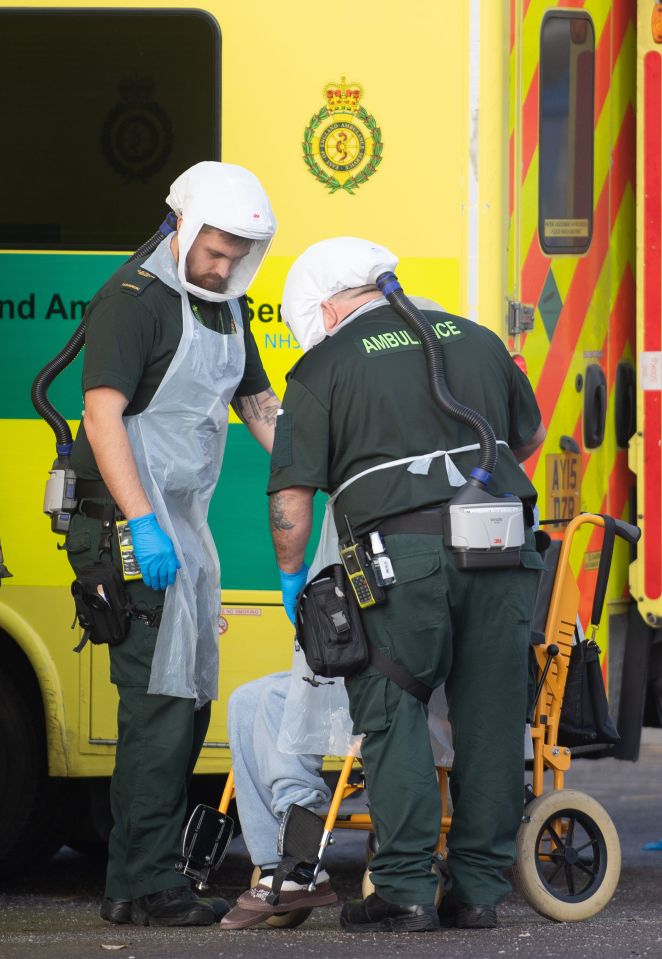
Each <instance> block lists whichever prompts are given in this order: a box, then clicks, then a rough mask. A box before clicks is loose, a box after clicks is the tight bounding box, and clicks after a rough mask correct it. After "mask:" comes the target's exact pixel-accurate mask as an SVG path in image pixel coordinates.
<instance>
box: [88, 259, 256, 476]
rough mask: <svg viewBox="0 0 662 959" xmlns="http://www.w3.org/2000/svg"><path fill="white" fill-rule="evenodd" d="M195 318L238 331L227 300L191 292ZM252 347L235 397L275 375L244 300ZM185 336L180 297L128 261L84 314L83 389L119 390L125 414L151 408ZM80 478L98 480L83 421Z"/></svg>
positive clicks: (222, 330)
mask: <svg viewBox="0 0 662 959" xmlns="http://www.w3.org/2000/svg"><path fill="white" fill-rule="evenodd" d="M189 299H190V301H191V305H192V308H193V312H194V315H195V316H196V318H197V319H198V320H199V321H200V322H201V323H204V325H205V326H207V327H208V328H210V329H212V330H215V331H216V332H217V333H219V335H221V336H227V335H231V334H233V333H234V332H236V330H235V324H234V320H233V318H232V313H231V311H230V307H229V305H228V303H208V302H205V301H203V300H198V299H196V298H195V297H189ZM240 305H241V313H242V319H243V326H244V345H245V347H246V366H245V368H244V375H243V378H242V380H241V382H240V383H239V386H238V387H237V389H236V390H235V396H251V395H254V394H255V393H260V392H262V390H266V389H268V388H269V379H268V377H267V374H266V373H265V371H264V368H263V366H262V361H261V359H260V354H259V353H258V349H257V345H256V343H255V340H254V338H253V334H252V332H251V329H250V324H249V321H248V305H247V303H246V299H245V297H242V298H241V300H240ZM181 336H182V301H181V297H180V296H179V294H178V293H177V292H176V291H175V290H173V289H171V288H170V287H169V286H167V285H166V284H165V283H162V282H161V280H159V279H158V278H157V277H154V275H153V274H152V273H149V272H148V271H147V270H144V269H143V268H142V266H141V265H140V263H139V262H138V261H135V260H134V261H133V262H132V263H127V264H124V266H122V267H120V269H119V270H117V272H116V273H114V274H113V276H112V277H111V278H110V280H108V282H107V283H106V284H105V285H104V286H103V287H102V288H101V290H99V292H98V293H97V295H96V296H95V297H94V299H93V300H92V302H91V304H90V306H89V308H88V311H87V315H86V331H85V356H84V361H83V392H85V391H86V390H90V389H94V387H97V386H109V387H112V388H113V389H115V390H119V391H120V393H123V394H124V396H126V397H127V399H128V400H129V404H128V406H127V408H126V411H125V415H126V416H131V415H134V414H136V413H141V412H142V411H143V410H144V409H146V408H147V406H149V403H150V401H151V399H152V397H153V396H154V394H155V393H156V390H157V388H158V386H159V384H160V382H161V380H162V379H163V377H164V375H165V373H166V370H167V369H168V367H169V366H170V362H171V360H172V358H173V356H174V355H175V352H176V351H177V347H178V345H179V341H180V339H181ZM72 465H73V468H74V471H75V473H76V475H77V476H78V477H80V478H81V479H100V474H99V471H98V469H97V465H96V462H95V460H94V455H93V453H92V450H91V448H90V444H89V442H88V439H87V436H86V434H85V421H84V420H82V421H81V424H80V428H79V430H78V433H77V435H76V442H75V444H74V449H73V454H72Z"/></svg>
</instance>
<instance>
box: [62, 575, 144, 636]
mask: <svg viewBox="0 0 662 959" xmlns="http://www.w3.org/2000/svg"><path fill="white" fill-rule="evenodd" d="M71 595H72V596H73V598H74V602H75V604H76V619H77V620H78V622H79V624H80V626H81V627H82V629H83V630H84V631H85V632H84V635H83V639H82V641H81V643H80V644H79V646H77V647H76V652H80V650H81V649H82V648H83V646H84V645H85V643H86V642H87V640H88V639H89V640H90V642H91V643H94V644H95V645H101V644H103V643H108V645H109V646H118V645H119V644H120V643H121V642H122V641H123V640H124V639H126V635H127V633H128V631H129V622H130V619H131V603H130V602H129V596H128V593H127V591H126V587H125V585H124V583H123V581H122V578H121V576H120V574H119V572H118V570H117V569H115V567H114V566H113V565H112V564H111V563H92V564H91V565H90V566H85V567H84V568H83V569H81V570H80V571H79V573H78V576H77V577H76V579H75V580H74V581H73V583H72V584H71ZM75 621H76V620H74V623H75Z"/></svg>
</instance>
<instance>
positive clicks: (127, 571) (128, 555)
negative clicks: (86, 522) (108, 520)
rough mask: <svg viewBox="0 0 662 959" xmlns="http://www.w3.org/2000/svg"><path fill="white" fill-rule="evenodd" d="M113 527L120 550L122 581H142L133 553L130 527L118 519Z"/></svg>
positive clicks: (123, 520)
mask: <svg viewBox="0 0 662 959" xmlns="http://www.w3.org/2000/svg"><path fill="white" fill-rule="evenodd" d="M115 526H116V527H117V542H118V545H119V548H120V559H121V560H122V579H123V580H125V581H129V580H132V579H142V573H141V572H140V567H139V566H138V561H137V560H136V554H135V553H134V552H133V540H132V539H131V527H130V526H129V524H128V522H127V521H126V520H125V519H118V520H117V522H116V523H115Z"/></svg>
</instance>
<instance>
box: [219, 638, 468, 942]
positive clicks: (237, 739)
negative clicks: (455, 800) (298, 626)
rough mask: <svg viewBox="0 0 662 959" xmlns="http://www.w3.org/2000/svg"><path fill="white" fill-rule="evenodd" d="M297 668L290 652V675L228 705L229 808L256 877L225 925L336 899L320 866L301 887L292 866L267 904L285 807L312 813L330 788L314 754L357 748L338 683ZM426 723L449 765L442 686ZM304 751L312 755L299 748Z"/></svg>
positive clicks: (441, 762) (299, 869)
mask: <svg viewBox="0 0 662 959" xmlns="http://www.w3.org/2000/svg"><path fill="white" fill-rule="evenodd" d="M301 658H303V657H301ZM305 668H306V667H305V663H304V664H302V663H301V662H300V661H298V660H297V658H296V657H295V662H294V667H293V672H283V673H274V674H272V675H270V676H265V677H263V678H261V679H258V680H255V681H254V682H251V683H247V684H246V685H244V686H240V687H239V688H238V689H236V690H235V691H234V693H233V694H232V696H231V697H230V701H229V703H228V730H229V739H230V749H231V752H232V763H233V771H234V777H235V789H236V801H237V809H238V812H239V818H240V821H241V826H242V833H243V837H244V841H245V843H246V846H247V848H248V852H249V854H250V857H251V861H252V863H253V865H254V866H255V867H257V869H259V881H258V882H257V884H256V885H255V886H253V887H252V888H251V889H248V890H247V891H246V892H244V893H242V895H241V896H240V897H239V899H238V900H237V904H236V905H235V907H234V908H233V909H231V910H230V912H229V913H228V914H227V915H226V916H225V917H224V918H223V920H222V922H221V925H222V927H223V928H225V929H246V928H248V927H250V926H254V925H257V924H259V923H261V922H264V921H265V920H267V919H269V918H270V917H272V916H278V915H283V914H284V913H288V912H292V911H293V910H296V909H312V908H314V907H316V906H327V905H333V904H334V903H335V902H336V901H337V897H336V895H335V893H334V892H333V889H332V888H331V884H330V881H329V876H328V873H327V872H326V871H325V870H324V869H322V870H321V871H320V872H319V873H318V875H317V877H316V880H315V886H314V888H313V889H312V890H309V886H310V884H311V882H312V880H313V866H312V865H307V864H305V863H299V864H298V865H296V866H295V867H294V868H293V869H292V870H291V871H289V872H287V873H286V874H285V876H284V877H283V881H282V887H281V889H280V892H279V895H278V901H277V902H273V899H274V896H273V884H274V874H275V873H276V870H277V869H278V867H279V865H280V864H281V861H282V856H281V854H280V853H279V843H278V839H279V832H280V829H281V824H282V820H283V817H284V815H285V813H286V812H287V810H288V809H289V807H290V806H291V805H293V804H296V805H297V806H302V807H304V808H305V809H311V810H314V811H319V810H321V809H322V808H323V807H325V806H327V805H328V804H329V802H330V800H331V790H330V789H329V787H328V785H327V784H326V782H325V781H324V779H323V778H322V775H321V769H322V760H323V755H322V754H327V755H329V754H331V755H344V754H346V753H348V752H350V751H351V750H352V749H356V748H357V746H358V742H357V741H356V740H355V737H353V736H352V733H351V721H350V719H349V711H348V706H347V697H346V693H345V691H344V685H343V683H342V680H334V682H333V684H329V685H328V686H319V687H313V686H312V685H311V684H310V683H304V682H303V681H302V675H301V672H300V671H301V669H304V670H305ZM313 707H314V708H313ZM428 728H429V730H430V738H431V743H432V748H433V753H434V757H435V762H436V764H437V765H438V766H450V765H451V764H452V760H453V751H452V745H451V739H450V725H449V723H448V719H447V705H446V699H445V695H444V692H443V687H440V688H439V689H438V690H437V691H436V692H435V695H434V697H433V699H432V700H431V702H430V713H429V721H428ZM306 748H308V749H317V750H318V752H316V753H315V752H302V751H301V750H302V749H306ZM270 899H271V901H270Z"/></svg>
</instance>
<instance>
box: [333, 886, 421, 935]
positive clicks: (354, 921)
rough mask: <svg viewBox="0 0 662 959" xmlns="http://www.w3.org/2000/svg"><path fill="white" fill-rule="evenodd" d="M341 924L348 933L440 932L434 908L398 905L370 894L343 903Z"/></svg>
mask: <svg viewBox="0 0 662 959" xmlns="http://www.w3.org/2000/svg"><path fill="white" fill-rule="evenodd" d="M340 925H341V926H342V928H343V929H346V930H347V931H348V932H432V931H433V930H435V929H439V917H438V916H437V910H436V909H435V907H434V906H401V905H399V904H398V903H395V902H386V900H385V899H382V898H381V897H380V896H378V895H377V893H376V892H373V894H372V895H371V896H368V898H367V899H355V900H354V901H353V902H346V903H345V905H344V906H343V907H342V911H341V913H340Z"/></svg>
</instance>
